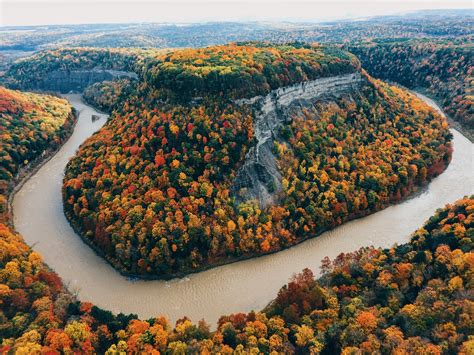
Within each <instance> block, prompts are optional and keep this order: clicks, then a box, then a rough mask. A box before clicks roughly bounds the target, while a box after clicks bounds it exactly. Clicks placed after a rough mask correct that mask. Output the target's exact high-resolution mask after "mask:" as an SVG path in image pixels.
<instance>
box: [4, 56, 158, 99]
mask: <svg viewBox="0 0 474 355" xmlns="http://www.w3.org/2000/svg"><path fill="white" fill-rule="evenodd" d="M162 52H166V51H164V50H158V49H121V48H109V49H105V48H60V49H52V50H44V51H40V52H37V53H35V54H34V55H32V56H29V57H26V58H23V59H20V60H18V61H16V62H14V63H13V64H12V65H11V66H10V67H9V68H8V70H7V72H6V73H5V75H4V76H3V77H1V80H2V81H3V83H4V85H6V86H8V87H10V88H14V89H21V90H28V89H31V88H36V84H37V82H43V81H45V79H46V78H48V75H49V74H51V73H54V72H58V71H59V72H71V71H81V70H82V71H84V70H96V69H108V70H117V71H124V72H136V73H137V74H138V73H140V71H141V70H142V68H143V65H144V61H145V58H147V57H149V56H153V55H155V54H157V53H162Z"/></svg>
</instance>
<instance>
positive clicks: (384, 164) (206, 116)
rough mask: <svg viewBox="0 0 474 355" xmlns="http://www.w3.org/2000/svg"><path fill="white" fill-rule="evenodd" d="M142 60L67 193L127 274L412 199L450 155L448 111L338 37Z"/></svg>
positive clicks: (67, 202)
mask: <svg viewBox="0 0 474 355" xmlns="http://www.w3.org/2000/svg"><path fill="white" fill-rule="evenodd" d="M144 67H145V68H146V70H145V71H144V74H143V79H142V80H141V81H140V82H139V83H138V85H137V88H136V92H135V93H133V92H132V94H131V95H130V96H129V99H128V100H126V101H125V103H124V104H123V105H121V106H120V105H119V106H116V107H115V111H114V114H113V115H112V116H111V119H110V120H109V122H108V123H107V124H106V126H104V128H103V129H102V130H101V131H100V132H99V133H98V134H96V135H94V136H93V137H91V138H90V139H89V140H88V141H86V143H85V144H84V145H83V146H82V147H81V149H80V150H79V152H78V154H77V156H76V157H75V158H73V159H72V160H71V162H70V163H69V164H68V167H67V169H66V177H65V180H64V189H63V197H64V208H65V212H66V215H67V217H68V219H69V220H70V222H71V223H72V225H73V226H74V227H75V228H76V229H77V230H78V231H79V232H80V233H81V234H82V235H83V237H84V238H85V240H86V241H87V242H89V243H90V244H92V245H93V246H94V247H95V248H96V250H98V251H99V252H100V253H102V254H103V255H104V256H105V257H106V258H107V260H108V261H109V262H111V263H112V264H113V265H114V266H115V267H116V268H118V269H119V270H120V271H122V272H124V273H126V274H133V275H139V276H144V277H153V278H169V277H172V276H175V275H182V274H185V273H189V272H193V271H199V270H202V269H204V268H207V267H210V266H214V265H219V264H222V263H227V262H230V261H233V260H237V259H241V258H246V257H251V256H257V255H261V254H266V253H270V252H274V251H278V250H281V249H282V248H286V247H289V246H292V245H294V244H296V243H298V242H301V241H302V240H305V239H307V238H311V237H314V236H317V235H319V234H320V233H322V232H323V231H325V230H328V229H331V228H334V227H335V226H337V225H340V224H341V223H344V222H345V221H347V220H350V219H353V218H357V217H360V216H364V215H366V214H368V213H371V212H374V211H377V210H379V209H381V208H384V207H386V206H387V205H389V204H390V203H393V202H396V201H399V200H401V199H403V198H405V197H406V196H408V195H409V194H410V193H412V192H413V191H416V190H417V188H418V187H419V186H422V185H424V184H426V183H427V181H429V180H430V179H431V178H432V177H433V176H436V175H437V174H439V173H440V172H442V171H443V169H444V168H445V167H446V165H447V164H448V162H449V160H450V154H451V146H450V139H451V135H450V133H449V131H448V129H447V123H446V121H445V120H444V119H443V118H442V117H441V116H439V115H438V114H437V113H436V112H435V111H434V110H432V109H430V108H429V107H427V106H426V105H425V104H424V103H422V102H421V101H420V100H419V99H417V98H416V97H414V96H413V95H410V94H408V93H406V92H405V91H403V90H400V89H398V88H396V87H391V86H389V85H386V84H384V83H382V82H379V81H376V80H374V79H372V78H371V77H370V76H368V75H367V74H365V72H364V71H363V70H361V69H360V65H359V62H358V61H357V59H356V58H355V57H354V56H352V55H350V54H348V53H347V52H344V51H341V50H340V49H337V48H334V47H327V46H320V45H313V46H310V45H303V44H289V45H281V46H274V45H270V44H264V43H240V44H239V43H237V44H230V45H226V46H215V47H208V48H205V49H186V50H179V51H175V52H171V53H166V54H163V55H161V56H157V57H155V58H154V59H152V60H148V61H146V65H145V66H144ZM282 87H285V88H286V89H281V90H279V89H280V88H282ZM253 95H261V96H260V98H256V99H251V100H247V101H246V100H242V98H249V97H250V96H253ZM266 95H267V96H266ZM362 157H363V158H362Z"/></svg>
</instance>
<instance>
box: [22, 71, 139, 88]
mask: <svg viewBox="0 0 474 355" xmlns="http://www.w3.org/2000/svg"><path fill="white" fill-rule="evenodd" d="M117 78H137V74H135V73H133V72H126V71H118V70H109V69H89V70H71V71H67V70H55V71H52V72H50V73H47V75H46V76H45V77H44V78H43V79H42V80H38V81H36V82H35V83H32V84H31V89H33V90H46V91H55V92H60V93H68V92H71V91H73V92H82V91H83V90H84V89H85V88H86V87H88V86H89V85H92V84H94V83H97V82H102V81H105V80H113V79H117Z"/></svg>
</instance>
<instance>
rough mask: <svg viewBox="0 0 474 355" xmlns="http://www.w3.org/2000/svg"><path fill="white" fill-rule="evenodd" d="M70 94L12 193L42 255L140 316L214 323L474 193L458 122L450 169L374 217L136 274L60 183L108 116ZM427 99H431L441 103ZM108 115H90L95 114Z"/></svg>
mask: <svg viewBox="0 0 474 355" xmlns="http://www.w3.org/2000/svg"><path fill="white" fill-rule="evenodd" d="M67 99H69V101H70V102H71V103H72V105H73V106H74V107H75V108H76V109H77V110H78V111H80V115H79V119H78V122H77V125H76V127H75V130H74V133H73V135H72V137H71V138H70V139H69V140H68V141H67V142H66V143H65V144H64V146H63V147H62V148H61V150H60V151H59V152H58V153H57V154H56V155H55V156H54V157H53V158H52V159H51V160H50V161H48V162H47V163H46V164H45V165H43V166H42V167H41V169H40V170H39V171H38V172H37V173H36V174H34V175H33V176H32V177H31V178H30V179H29V180H28V181H27V182H26V183H25V184H24V185H23V187H22V188H21V189H20V190H19V191H18V192H17V193H16V195H15V197H14V200H13V212H14V224H15V227H16V229H17V230H18V232H20V233H21V234H22V235H23V238H24V239H25V241H26V242H27V243H28V244H29V245H30V246H32V247H33V249H34V250H36V251H38V252H39V253H41V255H43V258H44V260H45V262H46V263H47V264H48V265H49V266H50V267H51V268H52V269H53V270H55V271H56V272H57V273H58V274H59V276H60V277H61V278H62V279H63V281H64V282H65V283H66V284H67V285H68V287H69V289H70V290H71V291H73V292H77V294H78V297H79V299H80V300H83V301H90V302H93V303H94V304H96V305H97V306H99V307H102V308H104V309H107V310H110V311H113V312H123V313H136V314H138V316H139V317H141V318H151V317H153V316H157V315H159V314H164V315H166V316H167V317H168V318H169V319H170V320H171V321H173V322H174V321H175V320H176V319H177V318H179V317H181V316H183V315H186V316H188V317H190V318H191V319H192V320H193V321H196V322H197V321H198V320H199V319H202V318H204V319H206V320H207V321H208V322H209V323H210V324H211V325H212V326H215V323H216V321H217V319H218V317H219V316H220V315H224V314H229V313H234V312H247V311H250V310H260V309H261V308H263V307H264V306H265V305H267V303H268V302H269V301H270V300H272V299H273V298H274V297H275V296H276V293H277V291H278V290H279V288H280V287H281V286H282V285H284V284H285V283H286V282H287V281H288V279H289V278H290V277H291V276H292V275H293V274H294V273H297V272H300V271H301V270H302V269H303V268H305V267H309V268H311V269H313V270H314V271H315V272H317V271H319V266H320V264H321V259H323V258H324V257H325V256H329V257H330V258H334V257H336V256H337V255H338V254H339V253H341V252H350V251H354V250H356V249H358V248H360V247H363V246H369V245H373V246H376V247H390V246H392V245H393V244H394V243H399V244H400V243H405V242H407V241H408V240H409V237H410V234H411V233H412V232H413V231H414V230H416V229H417V228H418V227H420V226H421V225H422V224H423V222H424V221H425V220H427V219H428V217H430V216H431V215H432V214H433V213H434V212H435V211H436V209H437V208H440V207H442V206H443V205H445V204H446V203H449V202H454V201H456V200H457V199H459V198H461V197H463V196H465V195H469V194H472V193H474V189H473V187H474V149H473V148H474V147H473V144H472V143H471V142H470V141H469V140H468V139H466V138H465V137H464V136H462V135H461V134H460V133H458V132H457V131H456V130H452V133H453V135H454V139H453V143H454V153H453V159H452V162H451V164H450V165H449V167H448V168H447V169H446V171H445V172H444V173H443V174H441V175H440V176H439V177H437V178H436V179H434V180H433V181H432V182H431V183H430V184H429V186H428V187H427V189H426V190H425V191H424V192H423V193H421V194H419V195H417V196H416V197H414V198H412V199H409V200H407V201H405V202H402V203H400V204H398V205H395V206H392V207H389V208H387V209H385V210H383V211H380V212H377V213H375V214H372V215H370V216H368V217H365V218H362V219H358V220H355V221H352V222H349V223H346V224H344V225H342V226H340V227H338V228H336V229H334V230H332V231H329V232H326V233H324V234H322V235H321V236H319V237H318V238H315V239H311V240H308V241H306V242H304V243H301V244H299V245H297V246H295V247H292V248H290V249H287V250H284V251H281V252H279V253H276V254H272V255H267V256H263V257H260V258H255V259H251V260H246V261H240V262H237V263H233V264H229V265H225V266H220V267H217V268H214V269H211V270H208V271H204V272H201V273H198V274H192V275H189V276H188V277H185V278H183V279H175V280H171V281H133V280H129V279H127V278H126V277H123V276H121V275H120V274H119V273H118V272H117V271H115V270H114V269H113V268H112V267H111V266H110V265H109V264H108V263H107V262H105V261H104V260H103V259H102V258H101V257H100V256H98V255H97V254H95V252H94V251H92V249H90V248H89V247H88V246H87V245H86V244H84V243H83V242H82V240H81V238H80V237H79V236H77V235H76V234H75V233H74V231H73V230H72V228H71V227H70V226H69V223H68V221H67V220H66V218H65V217H64V214H63V208H62V199H61V185H62V180H63V176H64V168H65V166H66V164H67V162H68V160H69V159H70V158H71V157H72V156H73V155H74V153H75V152H76V150H77V148H78V147H79V146H80V145H81V143H82V142H83V141H84V140H85V139H87V138H88V137H89V136H90V135H91V134H93V133H94V132H95V131H96V130H98V129H99V128H100V127H101V126H102V125H103V124H104V123H105V121H106V117H107V116H106V115H103V114H100V113H99V112H97V111H95V110H94V109H93V108H91V107H89V106H87V105H85V104H84V103H83V102H82V101H81V97H80V96H79V95H67ZM424 99H426V101H427V102H428V104H430V105H432V106H433V105H434V107H435V108H437V106H436V104H435V103H434V102H432V101H431V100H429V99H427V98H424ZM92 114H95V115H99V116H100V117H101V118H100V119H99V120H97V121H95V122H92V121H91V115H92Z"/></svg>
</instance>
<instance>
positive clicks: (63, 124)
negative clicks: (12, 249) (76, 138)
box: [0, 86, 74, 222]
mask: <svg viewBox="0 0 474 355" xmlns="http://www.w3.org/2000/svg"><path fill="white" fill-rule="evenodd" d="M73 123H74V115H73V112H72V107H71V106H70V105H69V104H68V103H67V101H66V100H63V99H60V98H58V97H54V96H49V95H37V94H32V93H22V92H19V91H15V90H8V89H6V88H4V87H1V86H0V137H1V140H0V161H1V164H0V222H2V221H5V219H6V218H5V215H4V214H5V213H6V212H7V195H8V194H9V193H10V190H11V189H12V188H13V185H14V184H16V183H17V181H16V178H17V177H18V174H19V173H20V172H21V171H22V169H23V168H24V167H25V166H26V165H28V164H29V165H31V163H32V162H33V163H35V161H36V160H37V159H42V158H44V155H46V154H47V153H48V152H51V151H53V150H54V149H55V148H57V147H58V146H59V145H60V144H61V142H62V141H64V139H65V138H66V137H67V136H68V134H69V133H70V132H71V130H72V126H73Z"/></svg>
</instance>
